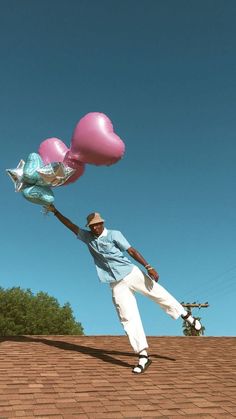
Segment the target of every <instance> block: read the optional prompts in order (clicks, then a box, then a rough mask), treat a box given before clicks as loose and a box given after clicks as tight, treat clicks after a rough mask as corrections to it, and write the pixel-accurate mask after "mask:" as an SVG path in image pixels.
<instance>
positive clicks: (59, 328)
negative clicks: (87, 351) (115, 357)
mask: <svg viewBox="0 0 236 419" xmlns="http://www.w3.org/2000/svg"><path fill="white" fill-rule="evenodd" d="M83 334H84V331H83V327H82V325H81V323H79V322H76V320H75V318H74V316H73V312H72V309H71V306H70V304H69V303H66V304H64V305H63V306H60V304H59V302H58V301H57V299H56V298H54V297H51V296H49V295H48V294H47V293H45V292H38V293H37V294H36V295H34V294H33V293H32V291H31V290H30V289H27V290H23V289H21V288H20V287H13V288H9V289H3V288H1V287H0V335H1V336H16V335H18V336H19V335H83Z"/></svg>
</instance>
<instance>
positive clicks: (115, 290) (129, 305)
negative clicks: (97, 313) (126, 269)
mask: <svg viewBox="0 0 236 419" xmlns="http://www.w3.org/2000/svg"><path fill="white" fill-rule="evenodd" d="M132 272H133V271H132ZM132 272H131V274H129V275H127V276H126V277H125V278H124V279H123V280H122V281H119V282H113V283H111V284H110V285H111V289H112V299H113V303H114V305H115V307H116V310H117V313H118V316H119V318H120V321H121V324H122V325H123V327H124V330H125V332H126V334H127V336H128V338H129V341H130V344H131V346H132V348H133V350H134V352H136V353H139V352H140V351H142V350H143V349H146V348H148V343H147V339H146V336H145V333H144V330H143V325H142V321H141V318H140V314H139V310H138V306H137V302H136V299H135V296H134V291H132V290H131V289H130V288H129V286H128V285H127V281H126V280H127V279H129V277H130V275H132Z"/></svg>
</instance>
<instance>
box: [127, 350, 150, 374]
mask: <svg viewBox="0 0 236 419" xmlns="http://www.w3.org/2000/svg"><path fill="white" fill-rule="evenodd" d="M140 358H146V359H147V362H146V364H145V365H144V367H143V366H142V365H141V364H138V365H136V367H134V368H139V369H140V372H138V371H134V369H133V371H132V372H133V373H134V374H143V373H144V371H146V369H147V368H148V367H149V365H151V363H152V360H151V359H150V358H149V357H148V356H147V355H139V359H140Z"/></svg>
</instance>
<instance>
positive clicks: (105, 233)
mask: <svg viewBox="0 0 236 419" xmlns="http://www.w3.org/2000/svg"><path fill="white" fill-rule="evenodd" d="M107 233H108V231H107V228H106V227H104V230H103V232H102V234H100V236H99V237H98V239H100V237H105V236H107Z"/></svg>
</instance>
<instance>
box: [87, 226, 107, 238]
mask: <svg viewBox="0 0 236 419" xmlns="http://www.w3.org/2000/svg"><path fill="white" fill-rule="evenodd" d="M89 228H90V230H91V232H92V233H93V235H94V236H96V237H99V236H100V235H101V234H102V232H103V230H104V223H96V224H91V225H90V226H89Z"/></svg>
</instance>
